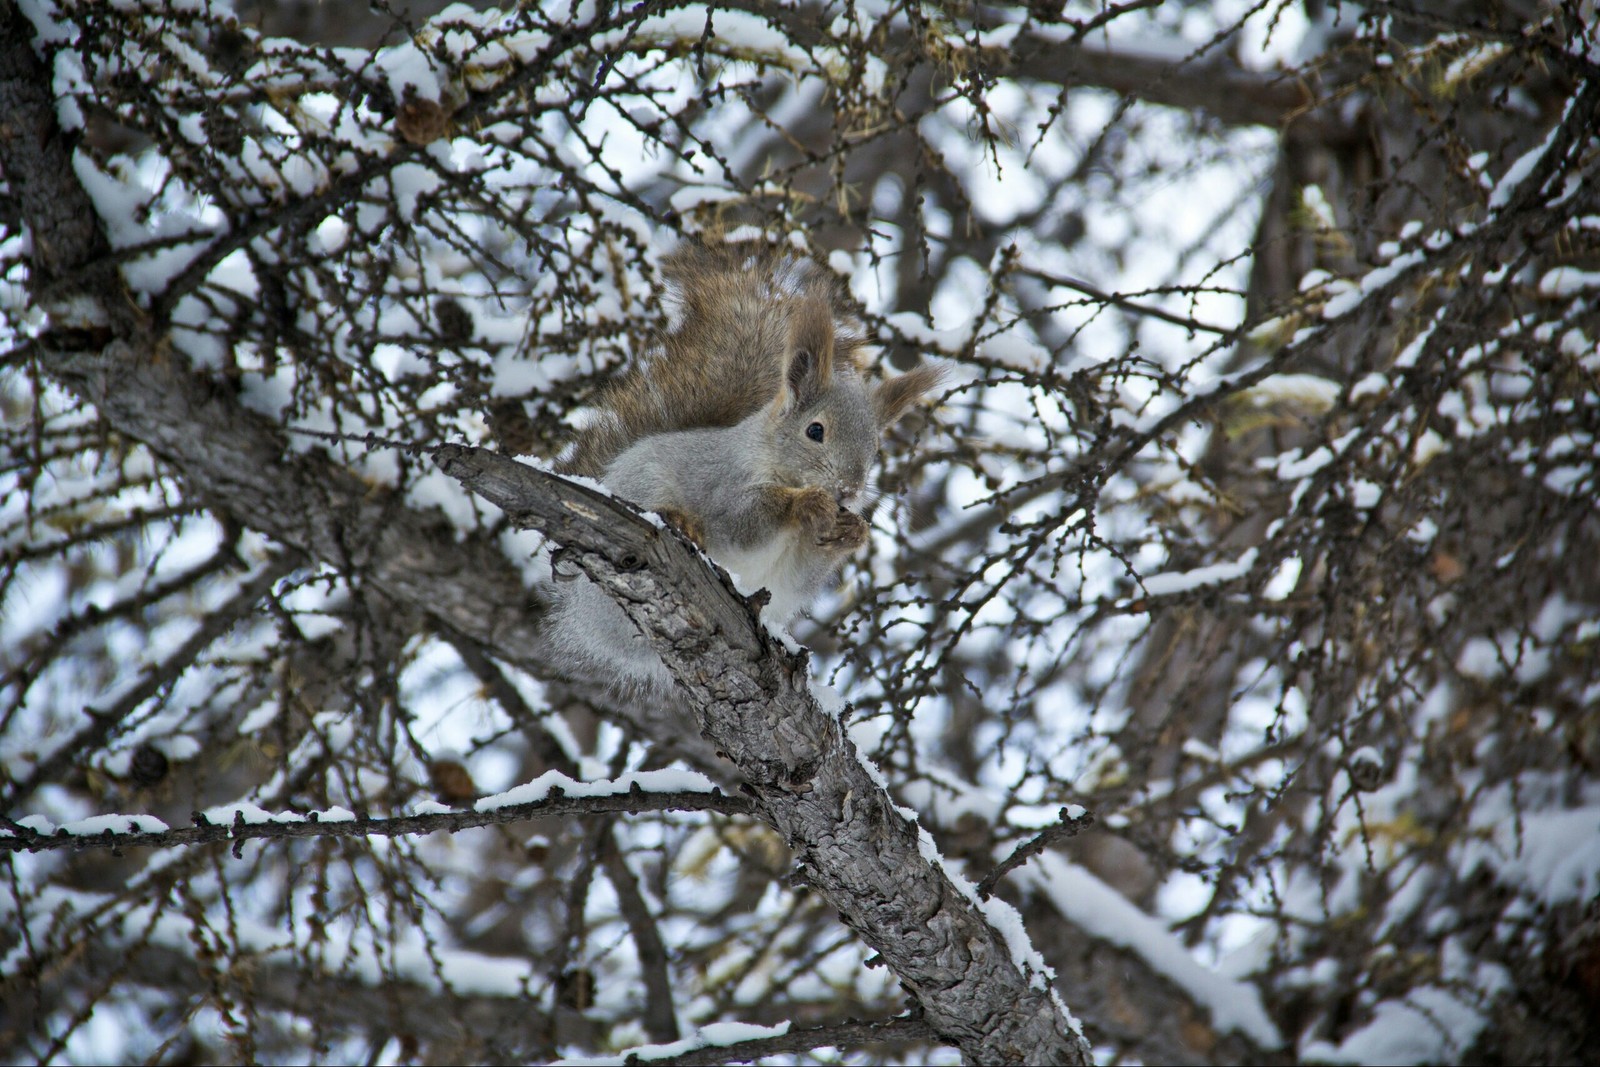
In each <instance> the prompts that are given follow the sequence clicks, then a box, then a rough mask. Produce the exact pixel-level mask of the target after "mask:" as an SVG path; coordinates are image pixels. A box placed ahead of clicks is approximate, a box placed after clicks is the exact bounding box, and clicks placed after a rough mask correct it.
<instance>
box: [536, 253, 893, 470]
mask: <svg viewBox="0 0 1600 1067" xmlns="http://www.w3.org/2000/svg"><path fill="white" fill-rule="evenodd" d="M663 273H664V274H665V276H666V280H667V283H668V289H667V293H666V299H667V304H668V311H669V325H668V330H667V332H666V333H665V334H664V335H663V336H661V337H660V338H658V339H657V340H656V343H655V344H653V345H652V346H651V348H650V350H649V351H648V352H647V353H646V354H645V356H644V358H643V359H642V360H637V361H635V363H634V365H633V366H632V367H631V368H630V369H629V370H628V371H627V372H625V373H624V374H623V375H622V376H621V377H619V378H618V379H617V380H616V381H615V382H613V383H612V384H611V385H610V386H608V387H607V388H606V389H605V391H604V392H603V393H602V394H601V395H600V396H599V398H598V399H597V403H596V407H597V409H598V413H597V415H596V417H595V419H594V421H593V422H592V423H591V424H590V425H589V426H587V427H585V428H584V430H583V431H582V433H580V434H579V436H578V440H577V447H576V448H575V449H574V450H573V452H572V454H571V456H570V457H568V458H567V459H565V460H563V461H562V462H561V463H559V464H558V465H557V469H559V470H561V471H562V472H563V473H568V474H582V475H587V476H589V477H591V478H598V477H600V475H601V474H602V473H603V472H604V471H605V468H606V465H607V464H609V463H610V462H611V461H612V460H613V459H615V458H616V457H617V456H618V455H620V454H621V453H622V452H623V451H624V450H625V449H627V448H628V447H629V446H630V445H632V444H633V443H634V442H635V441H639V440H642V439H643V438H646V437H650V436H652V435H654V434H658V433H669V432H671V431H674V430H689V429H698V428H702V427H723V426H733V425H735V424H737V423H739V422H741V421H742V420H744V419H745V418H746V417H748V416H749V415H751V414H753V413H754V412H755V411H756V410H758V409H759V408H761V407H762V406H763V405H766V404H768V403H770V402H771V401H772V400H773V399H774V398H775V397H776V396H777V395H778V392H779V390H780V388H782V386H783V381H784V373H785V369H786V368H787V367H788V366H789V363H790V360H791V357H792V355H793V353H794V352H795V351H797V350H800V349H806V350H809V351H811V352H813V353H816V354H817V355H818V356H820V357H821V358H823V359H827V360H830V361H831V364H832V367H833V368H836V369H839V370H844V371H846V372H847V373H857V372H859V371H860V369H861V347H862V343H863V331H862V328H861V324H860V322H859V320H858V319H857V318H856V317H855V315H854V314H853V312H852V311H851V310H850V307H851V301H850V298H849V295H848V293H847V292H846V291H845V289H844V286H843V285H842V284H841V283H840V282H839V281H838V279H836V278H835V277H834V276H833V275H832V274H830V273H829V272H827V271H824V270H820V269H818V268H817V266H816V265H815V264H813V263H812V262H810V261H809V260H806V259H802V258H800V257H798V256H796V255H795V254H794V253H793V252H790V251H788V250H786V249H782V248H778V247H775V246H772V245H770V244H766V243H764V242H761V241H754V240H751V241H729V242H723V241H716V242H712V243H705V244H701V243H690V244H686V245H684V246H683V247H682V248H680V249H678V250H677V251H675V252H673V253H672V254H671V255H670V256H669V257H667V259H666V262H665V263H664V264H663Z"/></svg>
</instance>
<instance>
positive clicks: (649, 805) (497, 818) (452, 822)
mask: <svg viewBox="0 0 1600 1067" xmlns="http://www.w3.org/2000/svg"><path fill="white" fill-rule="evenodd" d="M586 784H589V783H586ZM560 790H561V787H560V786H559V785H558V786H554V787H553V788H552V789H551V796H550V797H549V798H547V799H544V800H535V801H531V802H529V803H526V804H507V805H505V806H503V807H501V806H493V807H485V808H484V809H483V810H481V811H479V810H472V811H435V812H428V813H426V814H422V815H397V816H394V817H392V818H384V819H373V818H363V817H360V816H357V817H356V818H353V819H351V818H347V817H341V818H339V819H329V818H326V817H325V816H323V815H322V814H321V813H318V812H314V811H313V812H309V813H307V814H306V815H304V816H300V815H296V814H293V813H291V814H288V815H279V816H275V817H270V818H269V820H268V821H265V822H249V821H246V819H245V816H244V814H243V812H236V813H235V816H234V820H233V822H231V823H214V822H210V821H208V820H207V819H206V817H205V816H204V815H202V814H201V813H199V812H196V813H195V815H194V820H195V825H194V826H190V827H185V828H183V829H181V830H161V831H153V832H150V831H140V830H138V825H139V823H138V821H137V819H138V818H141V816H132V815H130V816H126V818H127V819H128V820H129V822H128V826H129V829H127V830H126V831H120V832H119V831H117V830H113V829H110V828H108V829H105V830H103V831H100V832H98V833H92V834H85V833H72V832H70V831H68V830H57V831H56V832H55V833H52V834H46V833H40V832H37V831H34V830H30V829H29V828H27V827H26V826H22V825H20V824H18V823H16V822H13V821H12V820H10V819H6V820H4V822H3V824H0V825H3V827H4V829H0V833H6V832H9V833H10V834H11V835H12V836H10V837H0V852H56V851H61V850H64V849H72V850H73V851H82V850H84V849H91V848H109V849H113V850H120V849H124V848H173V847H176V846H180V845H207V844H214V843H216V842H218V841H232V842H234V849H235V851H237V850H238V849H239V848H240V847H242V846H243V844H244V842H246V841H256V840H265V839H270V838H280V839H281V838H290V837H401V836H405V835H408V834H433V833H438V832H440V831H445V832H448V833H455V832H456V831H459V830H470V829H472V828H473V827H477V826H502V825H504V824H506V823H513V822H523V821H525V820H528V819H551V818H563V817H567V816H572V815H602V814H613V813H616V812H645V811H715V812H719V813H720V814H723V815H756V814H759V809H758V807H757V806H756V804H755V802H754V801H751V800H749V799H748V798H746V797H731V796H728V795H727V794H726V793H723V792H722V791H721V790H720V789H713V790H712V791H711V792H709V793H701V792H697V791H694V790H663V791H660V792H656V791H652V790H646V789H642V788H640V787H639V786H638V784H637V783H635V784H634V786H633V788H631V789H619V790H618V792H616V793H613V794H607V795H601V796H564V795H562V793H561V791H560ZM102 818H117V816H102ZM142 818H148V816H142Z"/></svg>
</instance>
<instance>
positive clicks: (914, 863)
mask: <svg viewBox="0 0 1600 1067" xmlns="http://www.w3.org/2000/svg"><path fill="white" fill-rule="evenodd" d="M434 455H435V457H436V459H437V461H438V463H439V466H440V468H441V469H443V470H444V471H445V473H447V474H449V475H450V476H451V477H453V478H456V479H457V480H459V481H460V482H461V483H462V484H463V485H465V486H466V487H467V488H469V489H471V490H472V491H473V492H475V493H478V494H479V495H481V496H483V497H484V498H485V499H487V500H489V501H491V502H492V503H494V504H496V505H497V506H499V507H500V508H501V509H502V510H504V511H505V512H506V515H507V516H508V517H509V518H510V519H511V521H512V522H514V523H516V524H517V525H518V526H521V527H524V528H528V529H536V530H539V531H541V532H542V533H544V534H545V535H547V536H548V537H549V538H550V539H551V540H552V541H554V542H555V543H556V544H558V545H560V546H562V548H563V550H564V552H565V554H564V556H563V558H564V559H567V560H569V561H570V562H571V563H572V564H573V565H574V566H576V567H577V568H578V569H580V570H582V571H583V573H584V574H585V575H587V576H588V577H589V579H590V580H592V581H594V582H595V583H596V584H598V585H599V586H601V588H603V589H605V590H606V591H607V592H608V593H609V594H610V595H611V596H613V597H615V598H616V600H617V603H618V604H620V605H621V606H622V608H623V610H624V611H625V612H626V613H627V614H628V617H629V618H630V619H632V620H633V621H634V622H635V623H636V624H637V625H638V626H639V627H640V629H641V631H642V632H644V633H647V634H649V635H650V636H651V638H652V641H653V643H654V645H655V647H656V650H657V651H658V652H659V653H660V654H661V658H662V662H663V663H665V664H666V666H667V669H668V670H669V671H670V672H671V674H672V676H673V678H674V679H675V680H676V681H677V682H678V685H679V686H680V687H681V688H682V689H683V690H684V691H685V693H686V694H687V696H688V698H689V701H688V702H689V704H690V706H691V707H692V708H693V710H694V714H695V718H696V721H697V723H698V724H699V727H700V731H701V733H702V734H704V735H705V736H706V737H707V738H708V739H709V740H710V741H711V742H712V743H713V744H715V745H716V746H717V748H718V749H719V750H720V751H721V752H722V753H724V754H725V755H726V756H727V758H728V759H729V760H731V761H732V762H733V763H734V764H735V765H736V766H738V768H739V770H740V771H742V772H743V774H744V776H745V779H746V782H747V783H748V785H749V787H750V789H751V790H752V792H753V794H754V796H755V797H756V798H757V799H758V801H759V802H760V804H761V807H762V809H763V810H764V812H765V813H766V814H767V815H768V816H769V817H770V818H771V819H772V821H773V824H774V825H775V826H776V827H777V829H778V831H779V832H780V833H781V834H782V835H783V837H784V840H785V841H786V842H787V843H788V845H789V847H790V848H791V849H793V850H794V853H795V858H796V860H797V861H798V863H799V864H800V868H799V871H798V874H797V877H799V878H801V879H803V880H804V882H805V884H807V885H809V886H811V887H812V888H813V889H815V890H816V891H817V892H819V893H821V894H822V895H823V896H824V897H825V898H826V899H827V900H828V902H829V903H830V904H832V905H833V906H834V907H836V908H838V909H839V912H840V916H841V918H842V919H843V920H844V923H845V925H847V926H848V927H850V928H851V929H852V930H854V931H856V933H857V934H859V935H860V936H861V938H862V940H864V941H865V942H866V943H867V944H869V945H871V946H872V947H873V949H875V950H876V951H877V952H878V953H879V954H880V955H881V956H882V957H883V960H884V963H885V964H886V965H887V966H889V967H890V968H891V969H892V970H893V971H894V973H895V974H896V975H897V976H899V978H900V980H901V981H902V982H903V983H904V984H905V986H906V988H907V989H908V990H909V991H910V992H911V993H912V995H913V996H915V997H916V998H917V1002H918V1003H919V1004H920V1005H921V1006H922V1008H923V1010H924V1012H925V1013H926V1017H927V1020H928V1022H929V1024H930V1025H931V1026H932V1027H933V1029H934V1030H935V1031H936V1032H937V1033H938V1034H939V1035H940V1036H941V1037H943V1038H945V1039H946V1040H948V1041H951V1042H952V1043H953V1044H955V1045H957V1046H958V1047H959V1048H960V1049H961V1051H962V1053H963V1054H964V1055H965V1056H966V1057H967V1058H968V1059H969V1060H970V1061H971V1062H974V1063H1088V1062H1089V1061H1090V1057H1089V1049H1088V1046H1087V1045H1086V1044H1085V1043H1084V1041H1083V1039H1082V1038H1081V1037H1080V1036H1079V1035H1077V1034H1076V1033H1074V1032H1073V1030H1072V1029H1071V1027H1070V1024H1069V1023H1068V1021H1067V1019H1066V1018H1065V1017H1064V1016H1063V1015H1062V1014H1061V1013H1060V1012H1059V1011H1057V1010H1056V1007H1055V1005H1054V1004H1053V1003H1052V1000H1051V997H1050V994H1049V993H1048V992H1047V991H1046V989H1045V988H1043V983H1042V982H1041V981H1040V979H1041V978H1042V977H1043V976H1039V975H1033V976H1030V975H1028V974H1025V973H1024V972H1023V970H1022V969H1021V968H1020V967H1019V965H1018V963H1017V961H1015V960H1014V959H1013V958H1012V955H1011V950H1010V948H1009V947H1008V946H1007V944H1006V940H1005V935H1003V934H1002V933H1001V932H1000V931H998V930H996V929H995V927H994V926H993V925H992V924H991V923H990V922H988V921H987V920H986V919H985V918H984V916H983V915H982V913H981V912H980V910H979V908H978V906H977V905H976V903H975V902H974V901H972V900H969V899H968V898H967V897H965V896H964V895H963V894H962V892H961V891H960V890H958V889H957V888H956V887H955V885H954V884H953V883H952V882H951V881H950V879H949V877H948V876H947V875H946V874H945V872H944V869H943V868H942V867H940V866H938V865H936V864H934V863H933V862H931V861H930V858H929V857H927V856H925V855H924V854H923V851H922V847H921V844H920V842H919V830H918V827H917V826H916V824H915V823H914V822H912V821H909V820H907V819H906V818H905V816H904V815H902V814H901V813H900V811H899V809H898V808H897V806H896V805H895V803H894V801H893V800H891V799H890V797H889V794H888V793H887V792H886V791H885V790H884V788H883V786H882V785H880V784H879V783H878V782H877V781H875V780H874V779H873V776H872V774H871V772H870V771H868V770H867V767H866V766H865V764H864V763H863V762H862V760H861V757H860V754H859V753H858V752H857V751H856V749H855V746H854V745H853V744H852V743H851V742H850V739H849V738H848V737H847V736H846V735H845V733H844V728H843V725H842V723H841V722H840V720H839V719H838V718H836V717H835V716H833V715H830V714H828V713H826V712H824V711H823V710H822V708H821V707H819V706H818V704H817V701H816V699H815V698H814V696H813V695H812V693H811V692H810V690H809V688H808V681H809V677H808V675H809V671H808V667H807V663H808V659H809V657H808V656H807V655H806V654H805V653H803V652H802V653H793V652H790V651H788V650H787V649H785V648H784V647H783V646H782V645H779V644H777V643H775V642H773V641H772V640H771V638H770V637H769V636H768V635H767V633H766V631H765V629H764V628H763V627H761V626H760V625H759V623H758V622H757V621H756V617H755V607H754V605H752V604H751V603H750V602H749V601H747V600H746V599H745V598H744V597H741V596H740V595H739V594H738V593H737V592H736V591H735V590H734V588H733V586H732V583H731V582H729V581H728V580H727V578H726V576H725V575H720V574H714V573H713V572H712V571H711V570H710V569H709V568H708V567H707V566H706V565H705V563H704V561H703V560H701V558H700V557H699V554H698V553H697V552H696V551H695V550H694V549H693V548H692V547H691V546H690V544H689V543H688V542H687V541H686V540H684V539H683V538H682V537H681V536H680V535H678V534H676V533H675V532H670V531H668V530H667V529H665V528H663V527H662V526H660V525H657V524H655V523H652V522H650V521H648V520H647V519H645V518H644V517H643V516H641V515H640V514H639V513H638V512H637V511H635V510H634V509H633V508H631V507H630V506H628V505H625V504H623V503H620V502H618V501H617V500H615V499H613V498H610V497H607V496H603V495H601V494H600V493H597V492H595V491H593V490H591V489H587V488H584V487H583V486H580V485H575V484H572V483H568V482H564V481H562V480H561V479H559V478H557V477H556V476H555V475H552V474H548V473H545V472H544V471H540V470H537V469H535V468H532V467H528V466H526V465H524V464H521V463H518V462H516V461H515V460H512V459H509V458H507V457H504V456H498V455H496V454H494V453H492V452H487V451H484V450H482V449H475V448H467V447H465V446H445V447H443V448H440V449H438V450H436V452H435V453H434ZM1069 999H1070V995H1069Z"/></svg>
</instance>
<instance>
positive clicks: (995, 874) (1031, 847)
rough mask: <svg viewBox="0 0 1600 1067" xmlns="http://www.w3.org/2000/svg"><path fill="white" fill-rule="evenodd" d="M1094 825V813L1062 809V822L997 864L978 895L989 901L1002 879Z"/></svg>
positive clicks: (1022, 845) (981, 886) (984, 879)
mask: <svg viewBox="0 0 1600 1067" xmlns="http://www.w3.org/2000/svg"><path fill="white" fill-rule="evenodd" d="M1093 825H1094V812H1092V811H1084V810H1083V809H1081V808H1080V809H1079V810H1078V814H1076V815H1074V814H1072V809H1071V808H1062V809H1061V821H1060V822H1058V823H1056V824H1055V825H1054V826H1048V827H1046V828H1045V830H1044V832H1043V833H1040V834H1039V835H1038V836H1036V837H1034V838H1032V839H1031V840H1028V841H1025V842H1023V843H1022V844H1020V845H1018V846H1017V847H1016V848H1015V849H1013V850H1012V852H1011V855H1009V856H1007V857H1006V858H1005V859H1003V860H1001V861H1000V862H999V863H997V864H995V868H994V870H992V871H990V872H989V873H988V874H986V875H984V876H983V881H981V882H979V883H978V895H979V896H980V897H983V898H984V899H986V900H987V899H988V898H989V896H990V895H992V894H993V893H994V887H995V886H996V885H997V884H999V881H1000V879H1002V878H1004V877H1005V876H1006V875H1008V874H1010V873H1011V872H1012V871H1014V870H1016V869H1017V868H1018V867H1020V866H1022V865H1023V864H1024V863H1027V862H1028V861H1029V860H1030V859H1032V858H1033V857H1035V856H1037V855H1038V854H1039V853H1041V852H1043V851H1044V850H1045V849H1047V848H1049V847H1050V846H1051V845H1053V844H1055V843H1056V842H1057V841H1065V840H1066V839H1067V838H1069V837H1077V836H1078V835H1079V834H1080V833H1082V832H1083V831H1084V830H1087V829H1088V828H1089V827H1091V826H1093Z"/></svg>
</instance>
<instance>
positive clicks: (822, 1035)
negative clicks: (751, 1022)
mask: <svg viewBox="0 0 1600 1067" xmlns="http://www.w3.org/2000/svg"><path fill="white" fill-rule="evenodd" d="M938 1036H939V1035H938V1034H937V1033H936V1032H935V1031H934V1028H933V1027H932V1026H929V1025H928V1023H927V1021H926V1020H925V1019H923V1017H922V1016H921V1015H902V1016H900V1017H899V1018H895V1019H885V1020H883V1021H882V1022H867V1023H863V1022H845V1023H839V1024H838V1025H836V1026H816V1027H812V1028H810V1029H807V1030H794V1031H791V1032H790V1033H787V1034H782V1035H779V1036H777V1037H759V1038H755V1039H753V1040H750V1041H736V1042H734V1043H733V1044H731V1045H711V1044H707V1045H703V1046H702V1047H700V1048H696V1049H690V1050H689V1051H686V1052H681V1053H679V1054H677V1055H670V1054H668V1055H661V1054H660V1053H663V1052H666V1050H665V1049H658V1050H650V1051H648V1052H646V1051H645V1050H642V1049H636V1050H634V1051H633V1052H632V1053H631V1054H630V1055H628V1056H627V1057H626V1058H624V1059H623V1061H622V1062H624V1063H628V1064H651V1065H652V1067H655V1065H661V1067H715V1065H717V1064H723V1063H754V1062H755V1061H756V1060H759V1059H762V1058H764V1057H767V1056H781V1055H786V1054H793V1053H804V1052H810V1051H812V1050H813V1049H819V1048H829V1047H832V1048H839V1049H854V1048H860V1047H861V1046H863V1045H868V1044H872V1043H874V1042H879V1041H931V1040H936V1039H937V1038H938ZM695 1040H696V1039H695V1038H693V1037H690V1038H687V1039H685V1041H684V1042H682V1043H683V1044H687V1043H690V1042H693V1041H695Z"/></svg>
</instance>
